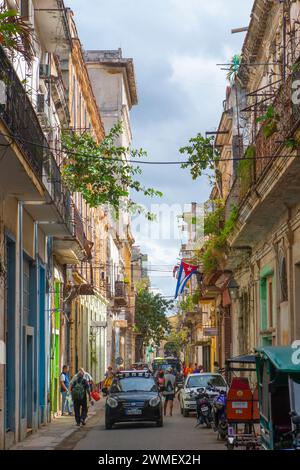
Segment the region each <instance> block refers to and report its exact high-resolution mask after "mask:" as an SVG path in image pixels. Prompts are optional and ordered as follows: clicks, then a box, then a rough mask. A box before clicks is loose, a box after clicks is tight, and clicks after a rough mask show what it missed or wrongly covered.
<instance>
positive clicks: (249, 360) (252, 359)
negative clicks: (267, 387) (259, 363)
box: [226, 354, 255, 364]
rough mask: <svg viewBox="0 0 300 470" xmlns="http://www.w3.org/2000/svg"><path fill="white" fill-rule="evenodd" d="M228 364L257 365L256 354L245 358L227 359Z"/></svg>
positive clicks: (246, 355)
mask: <svg viewBox="0 0 300 470" xmlns="http://www.w3.org/2000/svg"><path fill="white" fill-rule="evenodd" d="M226 362H227V363H229V364H230V363H232V362H235V363H238V364H255V355H254V354H245V355H243V356H235V357H231V358H230V359H226Z"/></svg>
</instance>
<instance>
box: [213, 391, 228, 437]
mask: <svg viewBox="0 0 300 470" xmlns="http://www.w3.org/2000/svg"><path fill="white" fill-rule="evenodd" d="M226 401H227V397H226V392H225V391H223V390H221V391H219V394H218V396H217V397H216V398H215V399H214V400H213V404H212V417H213V425H214V431H215V432H217V433H218V438H220V439H222V440H225V439H226V436H227V431H228V422H227V418H226Z"/></svg>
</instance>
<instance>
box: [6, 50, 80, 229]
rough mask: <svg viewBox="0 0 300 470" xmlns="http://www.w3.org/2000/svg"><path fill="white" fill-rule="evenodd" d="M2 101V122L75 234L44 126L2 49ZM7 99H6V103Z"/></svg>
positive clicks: (68, 203)
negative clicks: (41, 124) (42, 126)
mask: <svg viewBox="0 0 300 470" xmlns="http://www.w3.org/2000/svg"><path fill="white" fill-rule="evenodd" d="M0 82H1V86H2V90H4V92H3V93H2V95H3V96H2V101H3V103H2V104H1V105H0V118H1V119H2V121H3V122H4V123H5V125H6V127H7V128H8V129H9V137H10V138H13V139H14V140H15V141H16V142H17V143H18V146H19V147H20V148H21V150H22V152H23V154H24V156H25V158H26V160H27V162H28V164H29V165H30V167H31V168H32V170H33V171H34V173H35V175H36V176H37V177H38V178H39V179H40V180H41V181H42V182H43V183H44V185H45V186H46V188H47V189H48V192H49V193H50V196H51V198H52V199H53V201H54V204H55V205H56V208H57V210H58V211H59V213H60V215H61V218H62V219H63V221H64V223H65V224H66V225H67V226H68V229H69V230H70V231H72V207H71V195H70V193H69V191H67V189H66V188H65V186H64V184H63V181H62V177H61V173H60V169H59V167H58V165H57V163H56V160H55V158H54V155H53V152H52V150H51V149H50V147H49V143H48V141H47V139H46V137H45V135H44V133H43V130H42V128H41V126H40V123H39V120H38V117H37V114H36V111H35V109H34V107H33V105H32V103H31V101H30V99H29V97H28V95H27V93H26V91H25V89H24V87H23V85H22V83H21V81H20V79H19V77H18V75H17V73H16V71H15V69H14V67H13V65H12V64H11V62H10V60H9V59H8V57H7V56H6V54H5V51H4V50H3V48H2V47H1V46H0ZM3 98H5V99H3Z"/></svg>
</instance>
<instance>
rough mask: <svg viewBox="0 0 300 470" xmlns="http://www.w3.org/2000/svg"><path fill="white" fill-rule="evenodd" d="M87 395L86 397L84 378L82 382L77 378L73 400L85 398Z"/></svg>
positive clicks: (73, 390) (73, 389)
mask: <svg viewBox="0 0 300 470" xmlns="http://www.w3.org/2000/svg"><path fill="white" fill-rule="evenodd" d="M85 397H86V389H85V386H84V382H83V380H81V381H80V382H79V381H78V380H77V382H76V383H75V385H74V386H73V388H72V398H73V401H80V400H84V398H85Z"/></svg>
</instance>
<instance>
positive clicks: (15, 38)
mask: <svg viewBox="0 0 300 470" xmlns="http://www.w3.org/2000/svg"><path fill="white" fill-rule="evenodd" d="M0 44H1V45H2V46H3V47H6V48H7V49H9V50H10V51H12V52H17V53H19V54H21V55H22V56H23V57H24V59H25V60H26V62H27V63H28V65H31V62H32V60H33V58H34V55H35V53H34V46H33V33H32V29H31V27H30V25H29V24H28V23H27V22H26V21H24V20H23V19H22V18H21V17H20V16H19V15H18V12H17V11H16V10H8V9H6V8H5V7H4V6H2V7H0Z"/></svg>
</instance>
